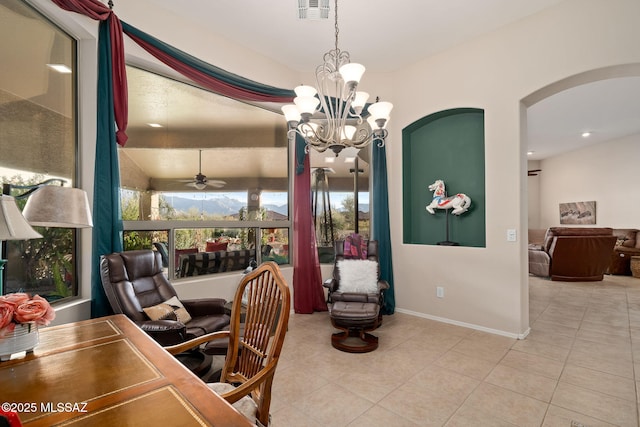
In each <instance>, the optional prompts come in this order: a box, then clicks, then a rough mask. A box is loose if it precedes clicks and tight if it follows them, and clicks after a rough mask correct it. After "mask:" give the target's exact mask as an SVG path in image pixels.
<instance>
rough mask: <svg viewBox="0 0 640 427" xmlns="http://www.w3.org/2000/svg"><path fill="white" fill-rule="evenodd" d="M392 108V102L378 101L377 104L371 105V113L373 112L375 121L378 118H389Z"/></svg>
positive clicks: (372, 115)
mask: <svg viewBox="0 0 640 427" xmlns="http://www.w3.org/2000/svg"><path fill="white" fill-rule="evenodd" d="M392 108H393V104H392V103H390V102H386V101H380V102H376V103H375V104H371V105H369V114H371V117H373V120H374V121H375V120H378V119H385V120H389V117H390V116H391V109H392Z"/></svg>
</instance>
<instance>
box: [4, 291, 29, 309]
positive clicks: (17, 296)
mask: <svg viewBox="0 0 640 427" xmlns="http://www.w3.org/2000/svg"><path fill="white" fill-rule="evenodd" d="M29 299H30V297H29V294H25V293H24V292H16V293H13V294H7V295H3V296H0V301H6V302H8V303H10V304H13V306H14V307H17V306H19V305H20V304H22V303H24V302H27V301H29Z"/></svg>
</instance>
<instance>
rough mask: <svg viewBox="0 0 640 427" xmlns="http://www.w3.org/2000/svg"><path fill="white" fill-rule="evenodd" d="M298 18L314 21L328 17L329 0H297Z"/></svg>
mask: <svg viewBox="0 0 640 427" xmlns="http://www.w3.org/2000/svg"><path fill="white" fill-rule="evenodd" d="M298 18H299V19H308V20H314V21H315V20H319V19H327V18H329V0H298Z"/></svg>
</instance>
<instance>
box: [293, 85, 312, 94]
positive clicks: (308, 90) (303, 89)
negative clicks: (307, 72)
mask: <svg viewBox="0 0 640 427" xmlns="http://www.w3.org/2000/svg"><path fill="white" fill-rule="evenodd" d="M293 91H294V92H295V93H296V96H316V93H318V91H317V90H316V88H315V87H313V86H307V85H300V86H296V88H295V89H294V90H293Z"/></svg>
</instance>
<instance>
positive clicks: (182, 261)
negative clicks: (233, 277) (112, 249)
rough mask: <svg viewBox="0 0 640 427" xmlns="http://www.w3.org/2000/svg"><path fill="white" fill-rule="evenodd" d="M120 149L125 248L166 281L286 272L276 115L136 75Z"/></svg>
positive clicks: (286, 225) (281, 150) (281, 139)
mask: <svg viewBox="0 0 640 427" xmlns="http://www.w3.org/2000/svg"><path fill="white" fill-rule="evenodd" d="M127 76H128V81H129V109H130V116H129V127H128V135H129V140H128V142H127V145H126V147H124V148H119V161H120V177H121V178H120V179H121V200H122V212H123V219H124V221H125V223H124V224H125V230H126V232H125V235H124V248H125V250H128V249H141V248H150V249H155V250H158V251H161V253H162V252H166V256H163V259H164V263H165V267H166V268H167V272H168V275H169V277H171V278H180V277H190V276H196V275H203V274H214V273H223V272H227V271H236V270H244V269H245V268H246V267H247V266H248V265H249V264H250V262H251V261H256V262H261V261H264V260H273V261H276V262H278V263H280V264H287V263H289V229H290V226H291V222H290V219H289V147H288V140H287V125H286V122H285V120H284V118H283V116H282V115H281V114H280V113H276V112H274V111H269V110H267V109H265V108H261V107H257V106H254V105H249V104H246V103H243V102H239V101H236V100H232V99H229V98H225V97H223V96H220V95H216V94H213V93H211V92H208V91H206V90H203V89H200V88H198V87H195V86H192V85H189V84H186V83H182V82H179V81H175V80H172V79H169V78H166V77H162V76H159V75H156V74H153V73H150V72H148V71H144V70H140V69H137V68H133V67H128V68H127Z"/></svg>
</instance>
